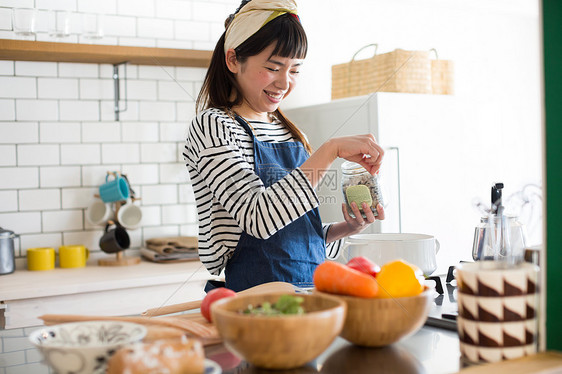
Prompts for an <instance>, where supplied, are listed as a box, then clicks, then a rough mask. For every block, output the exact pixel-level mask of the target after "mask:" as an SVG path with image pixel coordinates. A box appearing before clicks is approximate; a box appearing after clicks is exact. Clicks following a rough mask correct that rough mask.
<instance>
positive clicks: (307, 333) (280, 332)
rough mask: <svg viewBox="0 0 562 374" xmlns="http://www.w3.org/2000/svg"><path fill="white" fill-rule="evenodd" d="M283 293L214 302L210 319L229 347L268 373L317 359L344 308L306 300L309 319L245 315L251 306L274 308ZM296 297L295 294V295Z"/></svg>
mask: <svg viewBox="0 0 562 374" xmlns="http://www.w3.org/2000/svg"><path fill="white" fill-rule="evenodd" d="M281 295H283V293H271V294H262V295H244V296H242V295H238V296H236V297H232V298H225V299H221V300H218V301H216V302H215V303H214V304H213V305H212V307H211V313H212V318H213V322H214V324H215V326H216V327H217V330H218V332H219V334H220V336H221V337H222V339H223V341H224V344H225V345H226V347H227V348H228V349H229V350H231V351H232V352H233V353H235V354H237V355H239V356H240V357H242V358H243V359H244V360H246V361H248V362H249V363H251V364H253V365H255V366H257V367H261V368H266V369H293V368H296V367H299V366H302V365H304V364H305V363H307V362H309V361H311V360H313V359H314V358H316V357H317V356H319V355H320V354H321V353H322V352H323V351H324V350H325V349H326V348H327V347H328V346H329V345H330V344H331V343H332V342H333V341H334V339H335V338H336V337H337V336H338V334H339V333H340V332H341V329H342V327H343V323H344V320H345V311H346V305H345V303H344V302H343V301H342V300H340V299H338V298H336V297H334V296H331V295H320V294H313V295H306V294H299V295H298V296H300V297H302V298H304V302H303V304H302V305H303V307H304V310H305V312H306V313H305V314H301V315H286V316H269V317H268V316H257V315H249V314H242V313H240V312H239V311H241V310H244V309H246V308H247V307H248V305H250V304H252V305H254V306H255V305H258V304H261V303H263V302H266V301H267V302H270V303H275V302H276V301H277V300H278V299H279V297H280V296H281ZM293 295H294V294H293Z"/></svg>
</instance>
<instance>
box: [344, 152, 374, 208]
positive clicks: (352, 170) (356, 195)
mask: <svg viewBox="0 0 562 374" xmlns="http://www.w3.org/2000/svg"><path fill="white" fill-rule="evenodd" d="M341 171H342V192H343V200H344V202H345V204H346V206H347V211H348V213H349V215H350V216H351V217H353V218H355V214H354V213H353V211H352V210H351V206H350V204H351V203H352V202H355V203H356V204H357V206H358V208H359V210H360V211H361V215H362V216H363V218H367V217H366V215H365V213H364V212H363V204H362V203H363V202H365V203H367V205H368V206H369V207H370V208H371V211H372V212H373V215H374V216H375V217H376V216H377V215H378V213H377V204H381V205H384V203H383V198H382V192H381V185H380V176H379V174H378V172H377V173H376V174H375V175H371V174H370V173H369V172H368V171H367V170H366V169H365V168H364V167H363V166H361V165H359V164H358V163H355V162H351V161H346V162H344V163H343V164H342V166H341Z"/></svg>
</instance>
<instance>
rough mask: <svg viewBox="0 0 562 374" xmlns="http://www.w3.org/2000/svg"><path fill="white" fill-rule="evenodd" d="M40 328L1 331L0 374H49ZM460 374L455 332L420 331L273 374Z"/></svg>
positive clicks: (340, 342)
mask: <svg viewBox="0 0 562 374" xmlns="http://www.w3.org/2000/svg"><path fill="white" fill-rule="evenodd" d="M36 328H38V327H34V328H25V329H14V330H4V331H0V338H1V340H0V348H1V349H0V374H7V373H10V374H12V373H26V374H47V373H52V372H53V371H52V370H50V369H49V368H48V367H47V366H46V365H45V364H43V363H42V362H41V355H40V354H39V352H38V351H37V350H36V349H35V348H34V347H33V346H32V345H31V344H30V343H29V341H28V340H27V336H28V335H29V334H30V333H31V332H32V331H33V330H35V329H36ZM205 353H206V356H207V357H208V358H209V359H211V360H214V361H216V362H218V363H219V364H220V365H221V366H222V367H223V374H234V373H237V374H240V373H271V371H264V370H260V369H258V368H255V367H253V366H252V365H249V364H248V363H246V362H244V361H242V362H237V361H238V360H237V359H236V358H235V357H234V356H233V355H232V354H231V353H229V352H228V351H227V350H226V348H225V347H224V346H223V345H222V344H217V345H213V346H208V347H206V349H205ZM460 368H461V363H460V351H459V339H458V336H457V333H456V332H454V331H448V330H443V329H439V328H435V327H429V326H424V327H423V328H422V329H421V330H419V331H418V332H417V333H416V334H414V335H412V336H410V337H408V338H406V339H403V340H402V341H400V342H398V343H396V344H394V345H392V346H389V347H385V348H361V347H356V346H353V345H351V344H350V343H348V342H347V341H345V340H344V339H342V338H339V337H338V338H337V339H336V340H335V341H334V342H333V343H332V345H331V346H330V347H328V349H326V351H325V352H324V353H322V354H321V355H320V356H319V357H318V358H317V359H316V360H315V361H312V362H310V363H308V364H307V365H305V366H303V367H301V368H298V369H293V370H280V371H275V373H278V374H283V373H290V374H301V373H303V374H305V373H327V374H344V373H353V374H361V373H373V372H377V373H400V374H410V373H411V374H414V373H419V374H421V373H424V374H434V373H436V374H437V373H456V372H457V371H458V370H459V369H460Z"/></svg>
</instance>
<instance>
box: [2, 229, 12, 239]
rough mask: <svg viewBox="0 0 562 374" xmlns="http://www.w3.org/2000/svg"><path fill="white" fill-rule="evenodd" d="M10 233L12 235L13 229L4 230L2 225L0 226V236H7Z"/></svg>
mask: <svg viewBox="0 0 562 374" xmlns="http://www.w3.org/2000/svg"><path fill="white" fill-rule="evenodd" d="M12 235H14V232H13V231H10V230H5V229H3V228H2V227H0V238H7V237H9V236H12Z"/></svg>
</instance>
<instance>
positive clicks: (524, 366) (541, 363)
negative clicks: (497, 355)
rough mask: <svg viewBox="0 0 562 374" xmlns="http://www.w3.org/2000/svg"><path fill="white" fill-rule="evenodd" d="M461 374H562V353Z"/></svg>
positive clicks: (470, 369)
mask: <svg viewBox="0 0 562 374" xmlns="http://www.w3.org/2000/svg"><path fill="white" fill-rule="evenodd" d="M458 373H459V374H502V373H509V374H555V373H557V374H558V373H562V352H554V351H548V352H541V353H537V354H536V355H532V356H526V357H521V358H517V359H514V360H506V361H501V362H495V363H493V364H484V365H478V366H471V367H469V368H466V369H462V370H461V371H459V372H458Z"/></svg>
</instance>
